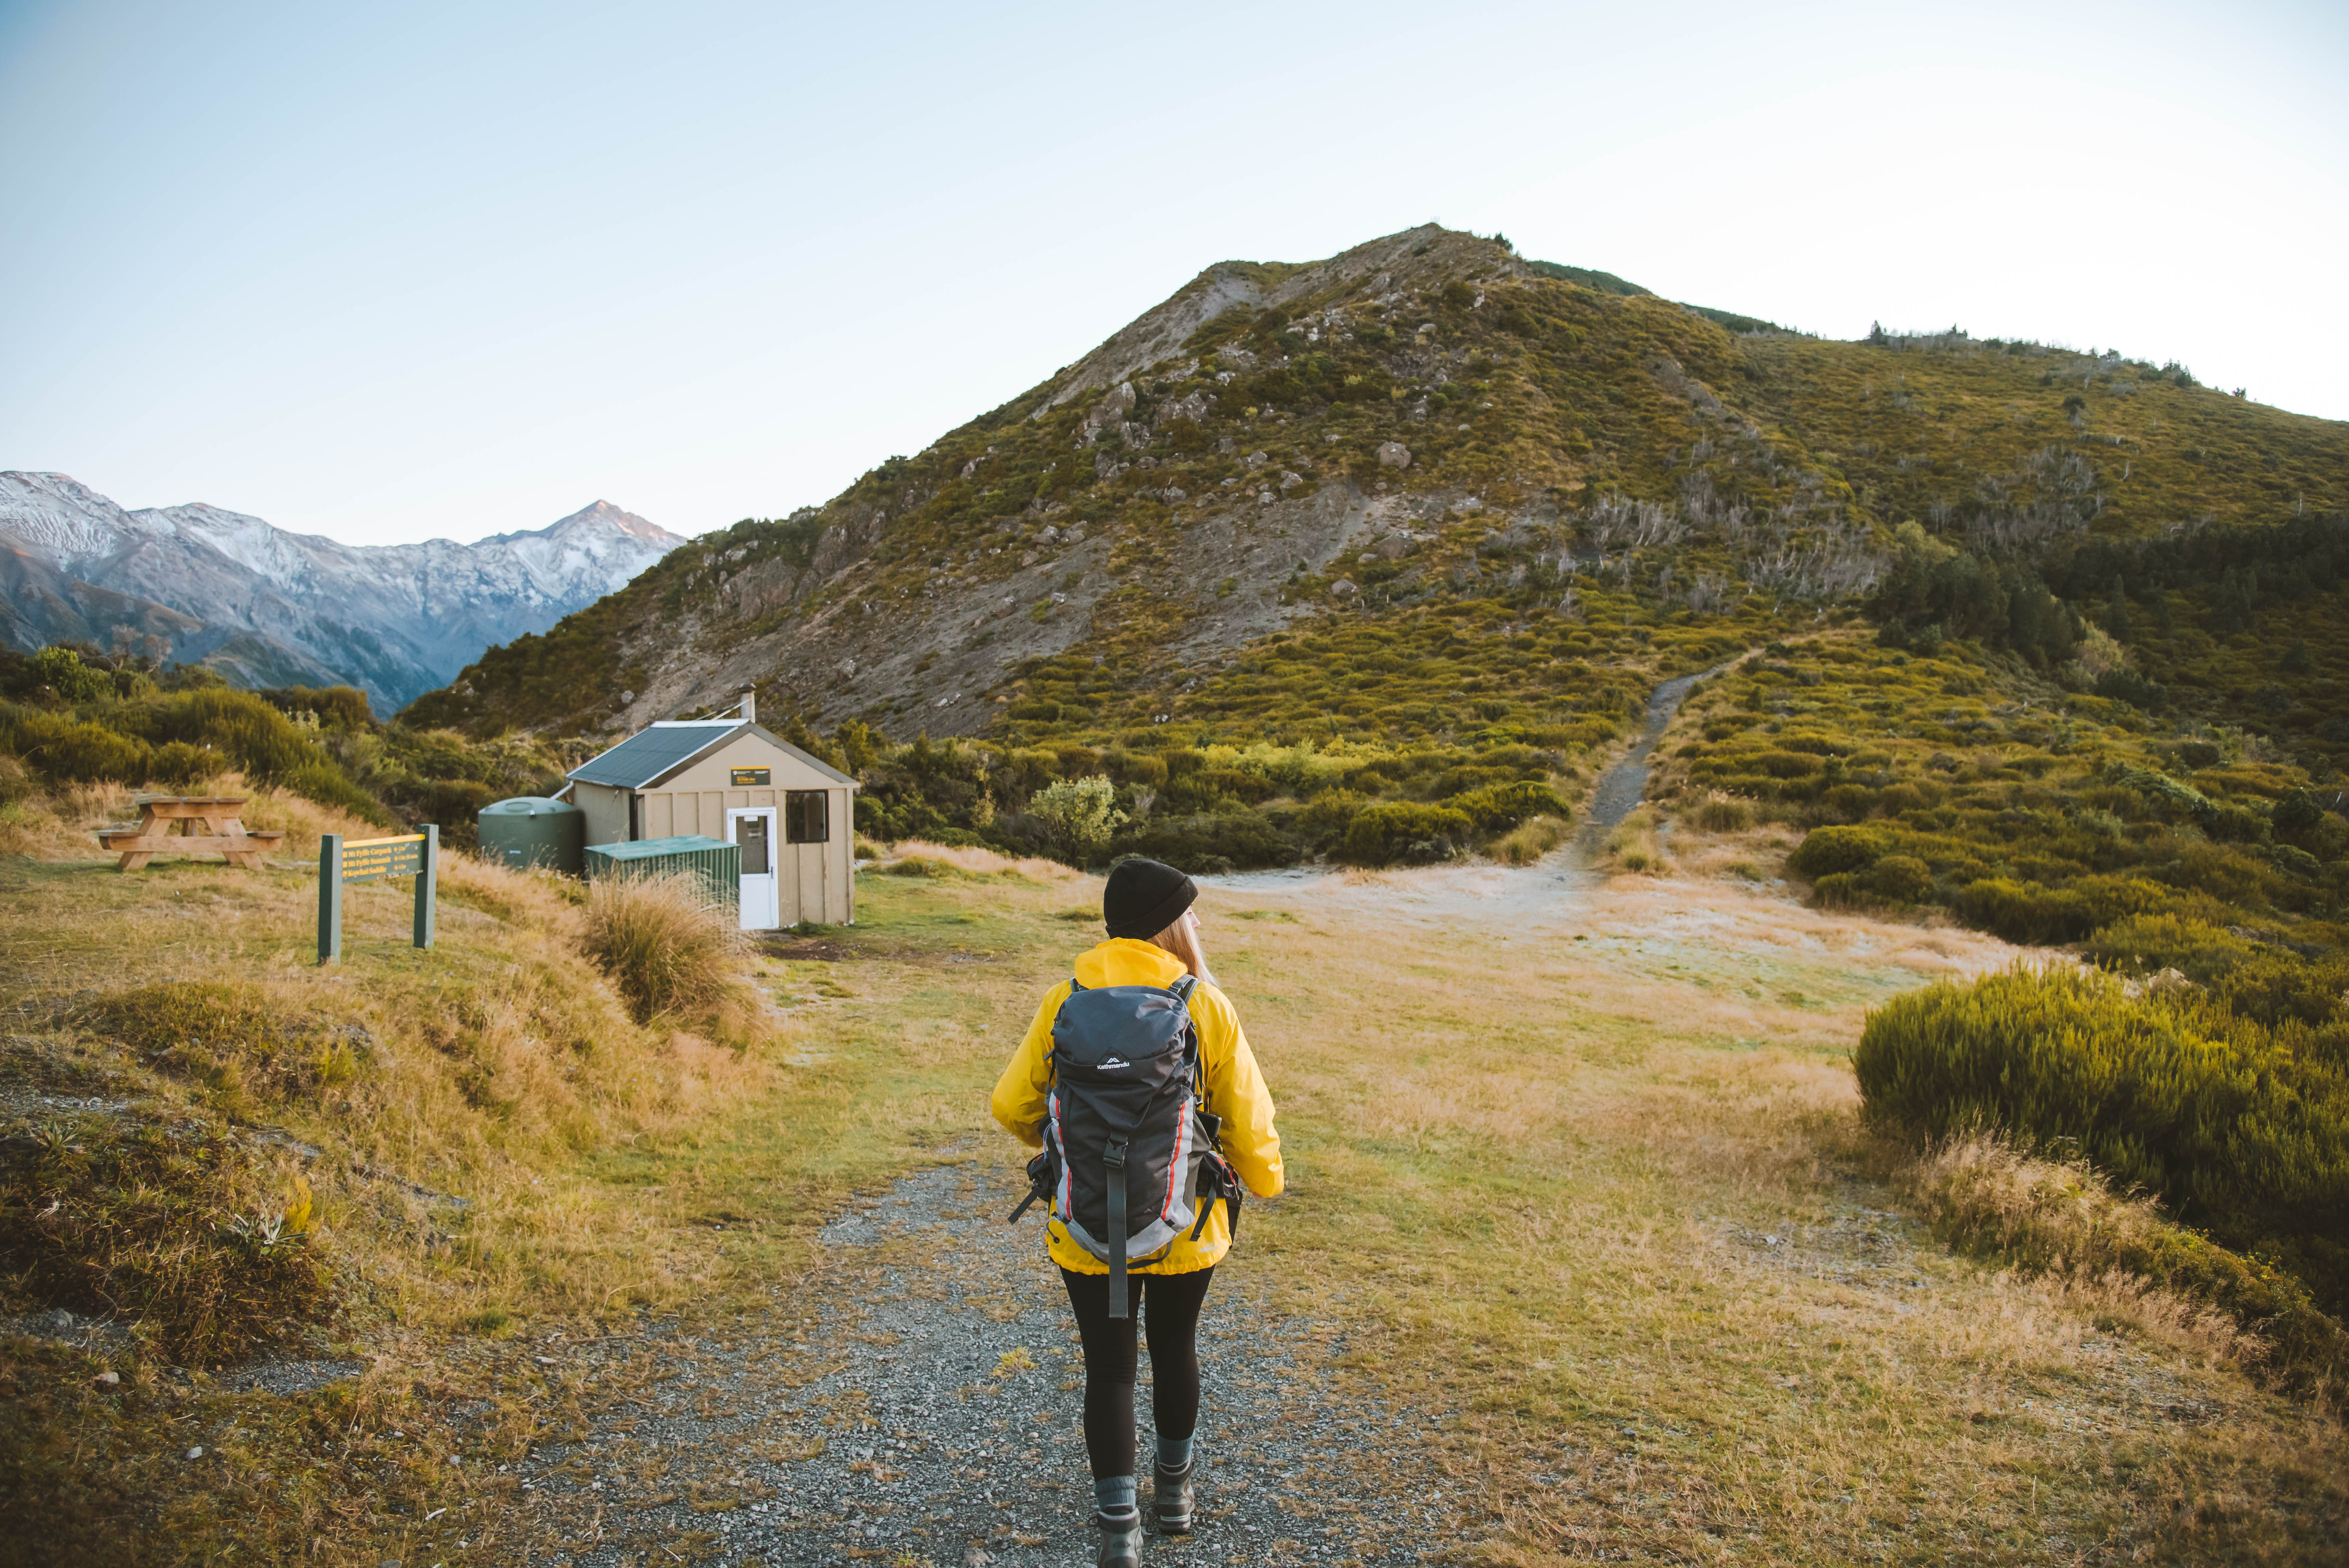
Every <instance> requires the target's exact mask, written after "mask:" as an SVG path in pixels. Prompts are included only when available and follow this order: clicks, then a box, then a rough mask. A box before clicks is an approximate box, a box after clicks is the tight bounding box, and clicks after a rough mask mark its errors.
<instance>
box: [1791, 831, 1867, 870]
mask: <svg viewBox="0 0 2349 1568" xmlns="http://www.w3.org/2000/svg"><path fill="white" fill-rule="evenodd" d="M1890 845H1891V841H1890V840H1889V838H1888V837H1887V836H1886V835H1885V834H1884V833H1882V832H1879V831H1878V830H1876V829H1873V828H1855V827H1830V828H1813V829H1812V830H1810V831H1809V832H1808V833H1806V834H1805V835H1804V836H1803V841H1802V842H1801V843H1800V844H1799V845H1797V846H1796V847H1795V852H1794V853H1793V854H1791V855H1789V856H1787V857H1786V869H1787V870H1789V871H1791V872H1795V873H1796V874H1797V875H1799V876H1806V877H1823V876H1828V875H1832V874H1833V873H1835V872H1856V871H1860V870H1863V869H1865V868H1866V867H1868V866H1869V865H1872V864H1874V863H1875V861H1876V860H1877V857H1878V856H1879V855H1882V854H1883V853H1885V852H1886V851H1887V850H1888V849H1889V848H1890Z"/></svg>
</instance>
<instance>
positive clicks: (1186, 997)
mask: <svg viewBox="0 0 2349 1568" xmlns="http://www.w3.org/2000/svg"><path fill="white" fill-rule="evenodd" d="M1198 988H1199V977H1198V976H1197V975H1184V976H1183V978H1181V979H1180V980H1177V981H1175V982H1174V984H1173V985H1169V986H1168V987H1166V989H1168V990H1169V991H1172V992H1174V999H1175V1000H1176V1001H1178V1002H1180V1003H1182V1004H1183V1006H1185V1007H1188V1006H1190V1005H1191V993H1192V992H1194V991H1195V990H1197V989H1198Z"/></svg>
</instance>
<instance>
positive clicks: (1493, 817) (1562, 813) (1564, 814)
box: [1444, 781, 1574, 833]
mask: <svg viewBox="0 0 2349 1568" xmlns="http://www.w3.org/2000/svg"><path fill="white" fill-rule="evenodd" d="M1444 805H1446V806H1448V807H1450V808H1451V809H1452V810H1455V811H1457V812H1459V813H1461V815H1463V816H1464V817H1466V818H1467V819H1468V820H1469V821H1471V822H1473V823H1474V824H1475V826H1476V827H1477V828H1478V829H1479V830H1482V831H1485V832H1487V833H1492V832H1499V831H1501V830H1504V829H1508V828H1514V827H1516V825H1517V824H1518V823H1520V822H1524V821H1528V820H1531V819H1533V818H1535V817H1555V818H1557V819H1558V820H1560V821H1564V820H1567V819H1568V818H1570V817H1571V816H1573V814H1574V813H1573V812H1572V811H1571V810H1569V809H1568V806H1567V803H1566V802H1565V801H1563V800H1561V799H1558V798H1557V790H1555V789H1551V788H1550V787H1549V786H1548V785H1547V784H1537V783H1533V782H1531V781H1520V782H1517V783H1514V784H1487V785H1485V786H1484V787H1483V788H1482V789H1471V790H1469V791H1467V792H1466V793H1465V794H1461V795H1454V796H1453V797H1452V798H1451V799H1448V800H1446V801H1444Z"/></svg>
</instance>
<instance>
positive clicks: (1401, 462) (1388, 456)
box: [1379, 441, 1411, 469]
mask: <svg viewBox="0 0 2349 1568" xmlns="http://www.w3.org/2000/svg"><path fill="white" fill-rule="evenodd" d="M1379 467H1381V468H1382V469H1407V468H1409V467H1411V449H1410V448H1409V447H1406V446H1404V445H1403V444H1402V442H1401V441H1381V442H1380V443H1379Z"/></svg>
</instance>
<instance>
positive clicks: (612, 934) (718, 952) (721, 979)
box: [579, 874, 765, 1044]
mask: <svg viewBox="0 0 2349 1568" xmlns="http://www.w3.org/2000/svg"><path fill="white" fill-rule="evenodd" d="M580 917H581V918H580V927H581V929H580V936H579V945H580V950H581V951H582V952H584V953H585V954H586V955H587V958H588V960H589V962H591V963H593V964H594V965H595V966H596V967H597V968H599V969H601V970H602V971H603V972H604V973H605V974H606V975H610V976H611V977H612V980H613V983H614V984H616V985H618V986H619V988H620V995H622V996H623V997H625V998H626V1001H627V1004H628V1010H629V1012H630V1013H631V1014H633V1015H634V1016H635V1017H636V1022H638V1023H639V1024H653V1023H656V1022H671V1023H677V1022H690V1021H697V1020H703V1019H713V1020H716V1021H717V1022H718V1029H719V1034H720V1035H721V1037H726V1038H729V1039H738V1038H739V1039H740V1040H741V1041H742V1043H744V1044H749V1043H750V1035H749V1034H748V1033H738V1032H737V1031H738V1030H755V1027H756V1024H757V1020H758V1019H759V1018H760V1017H761V1016H762V1015H763V1013H764V1011H765V1009H764V1008H763V1006H761V1002H760V999H759V998H758V996H757V995H756V993H755V992H752V991H751V989H750V986H749V985H747V984H746V983H745V982H744V979H743V966H744V962H745V960H747V959H748V958H749V956H750V941H749V939H748V938H746V937H745V936H744V935H743V934H742V928H741V924H740V922H739V921H738V920H737V918H736V916H735V912H734V909H733V907H732V906H731V905H730V904H721V903H714V902H712V900H711V899H710V896H709V890H708V889H707V887H705V886H704V884H703V883H702V881H701V879H700V878H698V877H696V876H690V875H685V874H679V875H674V876H662V877H608V878H605V880H603V881H601V882H595V883H593V884H591V885H590V886H589V887H588V889H587V896H586V898H585V901H584V902H583V906H582V908H581V910H580Z"/></svg>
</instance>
